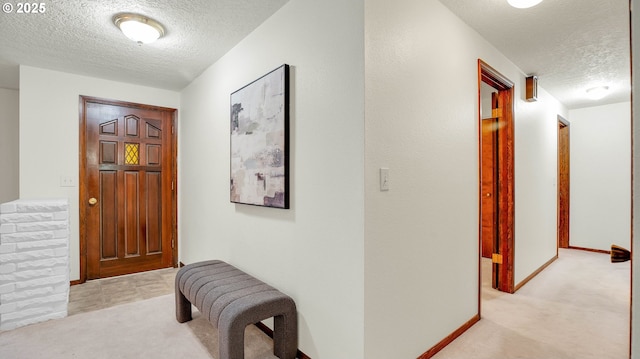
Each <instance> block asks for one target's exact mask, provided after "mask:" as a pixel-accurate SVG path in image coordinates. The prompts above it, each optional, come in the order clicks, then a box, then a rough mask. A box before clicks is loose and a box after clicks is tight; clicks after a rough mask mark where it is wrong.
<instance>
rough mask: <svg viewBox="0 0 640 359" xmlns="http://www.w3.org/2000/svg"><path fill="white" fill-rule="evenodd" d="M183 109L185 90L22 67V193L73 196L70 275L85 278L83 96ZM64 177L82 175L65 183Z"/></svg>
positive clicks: (36, 196)
mask: <svg viewBox="0 0 640 359" xmlns="http://www.w3.org/2000/svg"><path fill="white" fill-rule="evenodd" d="M80 95H86V96H94V97H102V98H110V99H116V100H122V101H128V102H135V103H143V104H149V105H157V106H164V107H171V108H179V105H180V95H179V93H177V92H174V91H167V90H159V89H154V88H149V87H143V86H138V85H132V84H126V83H121V82H114V81H109V80H103V79H97V78H91V77H84V76H78V75H71V74H67V73H62V72H56V71H50V70H44V69H40V68H34V67H29V66H20V198H21V199H43V198H44V199H46V198H68V199H69V215H70V228H71V235H70V251H71V257H70V267H71V273H70V279H71V280H76V279H79V277H80V268H79V255H80V254H79V225H78V215H79V211H78V200H79V199H78V190H79V188H78V185H77V180H78V176H79V154H78V149H79V138H80V137H79V128H80V120H79V96H80ZM60 176H69V177H72V178H73V179H75V180H76V185H75V186H74V187H61V186H60Z"/></svg>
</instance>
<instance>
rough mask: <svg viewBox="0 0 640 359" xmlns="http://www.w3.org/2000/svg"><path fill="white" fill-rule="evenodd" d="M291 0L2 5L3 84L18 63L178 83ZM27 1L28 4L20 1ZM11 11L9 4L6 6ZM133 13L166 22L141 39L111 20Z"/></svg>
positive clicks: (11, 82)
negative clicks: (32, 8) (160, 33)
mask: <svg viewBox="0 0 640 359" xmlns="http://www.w3.org/2000/svg"><path fill="white" fill-rule="evenodd" d="M287 1H288V0H187V1H175V0H135V1H132V0H39V3H44V5H45V11H44V13H29V14H26V13H21V14H20V13H17V10H18V9H17V7H18V2H22V1H17V0H5V1H2V2H1V3H11V4H13V5H14V6H13V10H12V11H11V12H9V13H7V12H5V11H0V87H4V88H17V87H18V65H28V66H34V67H42V68H47V69H51V70H57V71H63V72H69V73H74V74H79V75H86V76H92V77H98V78H105V79H111V80H115V81H122V82H130V83H136V84H140V85H145V86H152V87H158V88H165V89H171V90H181V89H182V88H184V87H185V86H186V85H188V84H189V83H190V82H191V81H192V80H193V79H194V78H196V77H197V76H198V75H199V74H201V73H202V71H204V70H205V69H206V68H207V67H208V66H209V65H211V64H212V63H214V62H215V61H216V60H218V59H219V58H220V57H222V55H224V54H225V53H226V52H228V51H229V50H230V49H231V48H233V46H235V45H236V44H237V43H238V42H239V41H240V40H242V39H243V38H244V37H246V36H247V35H248V34H249V33H251V32H252V31H253V30H254V29H255V28H257V27H258V26H259V25H260V24H262V23H263V22H264V21H265V20H266V19H267V18H269V17H270V16H271V15H272V14H273V13H275V12H276V11H277V10H278V9H280V8H281V7H282V6H283V5H284V4H285V3H286V2H287ZM23 3H26V1H25V2H23ZM5 10H6V9H5ZM120 12H133V13H139V14H142V15H145V16H148V17H151V18H153V19H155V20H157V21H159V22H160V23H161V24H163V25H164V27H165V29H166V34H165V36H164V37H163V38H161V39H159V40H158V41H156V42H154V43H152V44H145V45H138V44H136V43H134V42H133V41H131V40H129V39H127V38H126V37H125V36H124V35H123V34H122V33H121V32H120V30H119V29H118V28H117V27H116V26H115V25H114V24H113V21H112V19H113V16H114V15H115V14H117V13H120Z"/></svg>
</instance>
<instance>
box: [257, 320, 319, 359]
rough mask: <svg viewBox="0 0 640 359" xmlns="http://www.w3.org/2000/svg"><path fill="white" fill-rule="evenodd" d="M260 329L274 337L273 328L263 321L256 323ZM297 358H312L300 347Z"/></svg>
mask: <svg viewBox="0 0 640 359" xmlns="http://www.w3.org/2000/svg"><path fill="white" fill-rule="evenodd" d="M255 325H256V327H258V329H260V330H261V331H262V332H263V333H264V334H266V335H268V336H269V338H271V339H273V330H271V328H269V327H267V326H266V325H264V324H263V323H262V322H258V323H256V324H255ZM296 358H298V359H311V358H310V357H309V356H308V355H307V354H305V353H303V352H301V351H300V349H298V353H297V354H296Z"/></svg>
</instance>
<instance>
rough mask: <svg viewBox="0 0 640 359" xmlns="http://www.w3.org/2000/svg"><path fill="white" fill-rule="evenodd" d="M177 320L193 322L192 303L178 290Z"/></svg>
mask: <svg viewBox="0 0 640 359" xmlns="http://www.w3.org/2000/svg"><path fill="white" fill-rule="evenodd" d="M176 320H178V323H184V322H188V321H190V320H191V302H189V301H188V300H187V298H186V297H185V296H184V294H182V292H181V291H180V290H179V289H178V288H176Z"/></svg>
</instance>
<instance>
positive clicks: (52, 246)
mask: <svg viewBox="0 0 640 359" xmlns="http://www.w3.org/2000/svg"><path fill="white" fill-rule="evenodd" d="M68 303H69V204H68V201H67V200H41V201H40V200H17V201H13V202H7V203H3V204H1V205H0V330H11V329H15V328H18V327H21V326H24V325H28V324H33V323H38V322H43V321H46V320H49V319H57V318H64V317H66V316H67V304H68Z"/></svg>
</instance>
